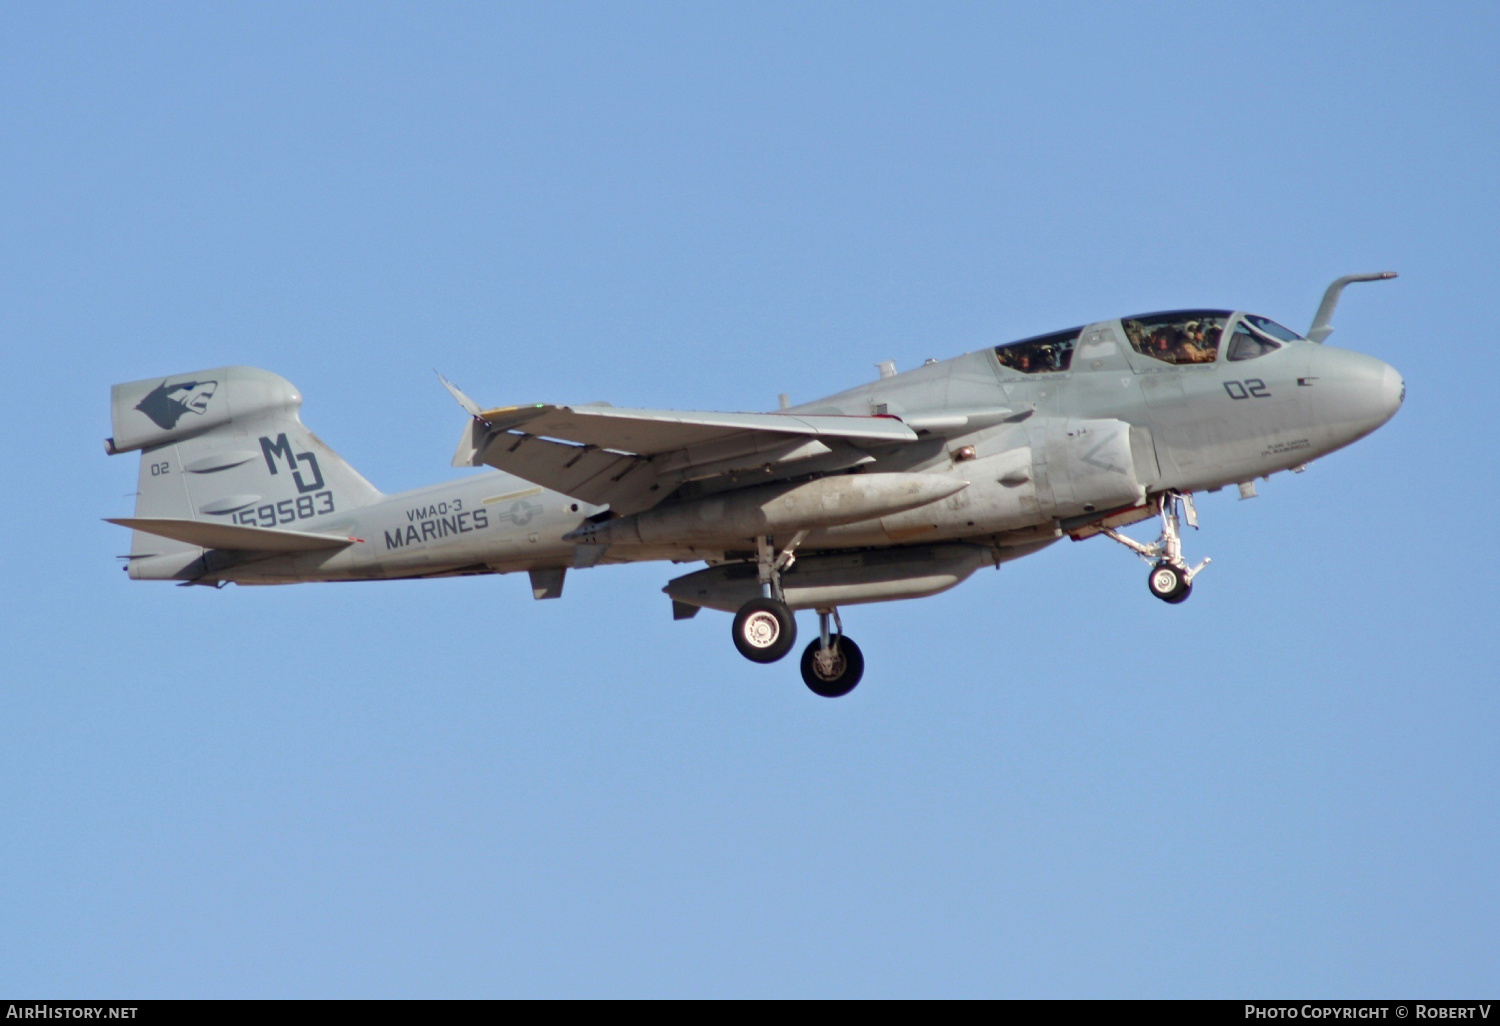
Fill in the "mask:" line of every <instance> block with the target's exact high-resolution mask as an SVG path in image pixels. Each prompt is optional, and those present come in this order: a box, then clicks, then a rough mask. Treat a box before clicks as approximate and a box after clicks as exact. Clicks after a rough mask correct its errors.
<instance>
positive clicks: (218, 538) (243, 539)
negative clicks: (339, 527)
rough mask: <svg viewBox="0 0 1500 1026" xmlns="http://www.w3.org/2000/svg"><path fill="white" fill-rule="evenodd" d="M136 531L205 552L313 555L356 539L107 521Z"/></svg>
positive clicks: (170, 521) (194, 523)
mask: <svg viewBox="0 0 1500 1026" xmlns="http://www.w3.org/2000/svg"><path fill="white" fill-rule="evenodd" d="M105 519H106V520H108V521H109V522H110V523H111V524H119V525H120V526H121V527H128V528H130V529H131V530H135V531H144V532H146V533H147V534H155V535H159V536H160V537H162V538H171V539H172V540H174V541H180V542H186V543H187V544H189V545H201V546H203V547H204V548H205V549H234V550H237V551H240V552H314V551H316V550H318V549H337V548H342V547H343V546H345V545H352V544H354V542H355V541H356V540H357V539H354V538H350V537H348V536H347V535H335V534H317V533H315V532H313V531H278V530H275V529H272V528H265V527H244V526H241V525H240V524H214V523H206V522H204V521H202V520H179V519H175V518H167V517H106V518H105Z"/></svg>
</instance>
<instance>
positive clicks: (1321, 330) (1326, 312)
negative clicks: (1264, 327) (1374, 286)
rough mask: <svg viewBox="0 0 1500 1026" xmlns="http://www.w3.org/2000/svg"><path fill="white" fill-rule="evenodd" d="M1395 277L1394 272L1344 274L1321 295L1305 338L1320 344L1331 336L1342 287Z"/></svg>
mask: <svg viewBox="0 0 1500 1026" xmlns="http://www.w3.org/2000/svg"><path fill="white" fill-rule="evenodd" d="M1394 277H1396V272H1395V271H1379V272H1377V273H1375V274H1346V275H1344V276H1343V277H1342V278H1340V279H1338V280H1337V281H1335V282H1334V283H1333V284H1332V285H1330V286H1328V291H1327V292H1324V293H1323V302H1321V303H1319V304H1318V312H1317V313H1316V314H1314V315H1313V322H1312V327H1311V328H1308V329H1307V337H1308V339H1309V340H1310V341H1313V342H1322V341H1323V340H1324V339H1325V338H1327V337H1328V336H1329V335H1332V334H1333V325H1332V323H1330V321H1331V319H1332V318H1333V308H1334V307H1336V306H1338V305H1339V295H1340V294H1341V293H1342V292H1343V291H1344V286H1345V285H1349V284H1352V283H1354V282H1356V281H1387V280H1389V279H1391V278H1394Z"/></svg>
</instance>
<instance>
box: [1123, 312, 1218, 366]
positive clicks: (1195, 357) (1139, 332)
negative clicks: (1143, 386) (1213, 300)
mask: <svg viewBox="0 0 1500 1026" xmlns="http://www.w3.org/2000/svg"><path fill="white" fill-rule="evenodd" d="M1228 320H1229V311H1228V310H1172V311H1169V312H1167V313H1154V314H1141V315H1140V316H1139V317H1127V318H1125V320H1124V321H1123V324H1124V326H1125V337H1126V338H1128V339H1129V340H1130V345H1131V348H1133V349H1134V350H1135V351H1136V352H1138V353H1140V354H1141V355H1142V356H1149V357H1151V358H1152V359H1153V360H1161V361H1162V362H1163V363H1176V364H1182V363H1213V362H1214V360H1215V359H1217V358H1218V355H1219V340H1220V339H1221V338H1222V337H1223V335H1224V325H1225V324H1226V323H1227V322H1228Z"/></svg>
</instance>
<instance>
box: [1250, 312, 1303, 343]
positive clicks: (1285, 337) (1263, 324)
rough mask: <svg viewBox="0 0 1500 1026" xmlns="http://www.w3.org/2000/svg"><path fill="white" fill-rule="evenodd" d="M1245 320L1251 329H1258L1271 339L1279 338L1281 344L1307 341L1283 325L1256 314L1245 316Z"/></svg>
mask: <svg viewBox="0 0 1500 1026" xmlns="http://www.w3.org/2000/svg"><path fill="white" fill-rule="evenodd" d="M1245 320H1247V321H1249V322H1250V325H1251V327H1254V328H1258V329H1260V330H1261V331H1263V332H1265V333H1266V334H1267V335H1270V336H1271V337H1272V338H1279V339H1280V340H1281V341H1283V342H1306V341H1307V339H1305V338H1303V337H1302V336H1301V335H1299V334H1297V333H1296V332H1295V331H1293V330H1292V329H1291V328H1288V327H1287V326H1285V325H1283V324H1277V323H1276V322H1275V321H1273V320H1271V318H1269V317H1261V316H1259V315H1257V314H1246V315H1245Z"/></svg>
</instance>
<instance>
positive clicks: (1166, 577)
mask: <svg viewBox="0 0 1500 1026" xmlns="http://www.w3.org/2000/svg"><path fill="white" fill-rule="evenodd" d="M1146 586H1147V587H1148V588H1150V589H1151V594H1153V595H1155V596H1156V597H1157V598H1159V599H1161V600H1162V601H1163V602H1170V603H1172V604H1173V605H1176V604H1177V603H1179V602H1184V601H1186V600H1187V597H1188V596H1189V595H1191V594H1192V593H1193V585H1192V582H1191V581H1189V580H1188V577H1187V574H1186V573H1185V572H1184V571H1182V570H1179V569H1178V568H1177V567H1175V566H1173V565H1172V564H1171V563H1158V564H1156V565H1155V566H1154V567H1152V568H1151V576H1149V577H1148V578H1146Z"/></svg>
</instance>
